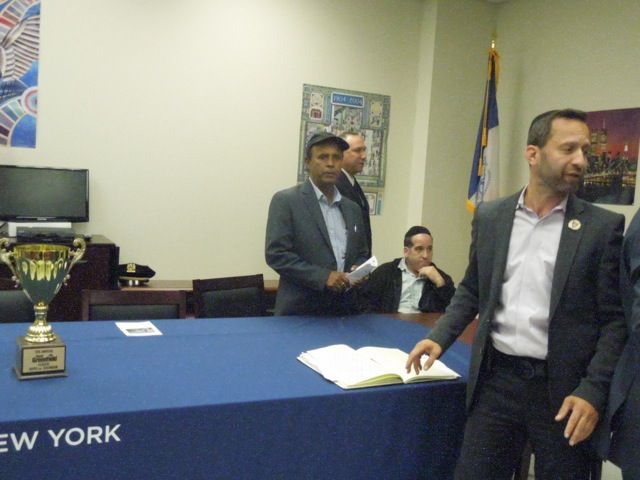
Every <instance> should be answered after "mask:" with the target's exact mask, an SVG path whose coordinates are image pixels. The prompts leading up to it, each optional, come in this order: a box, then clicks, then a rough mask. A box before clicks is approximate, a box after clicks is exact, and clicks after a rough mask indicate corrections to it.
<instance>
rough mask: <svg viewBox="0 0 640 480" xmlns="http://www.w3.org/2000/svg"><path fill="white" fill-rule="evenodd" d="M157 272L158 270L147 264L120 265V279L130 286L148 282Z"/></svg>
mask: <svg viewBox="0 0 640 480" xmlns="http://www.w3.org/2000/svg"><path fill="white" fill-rule="evenodd" d="M155 274H156V272H155V271H154V270H153V269H152V268H150V267H148V266H146V265H138V264H137V263H123V264H121V265H118V280H120V283H123V284H125V285H129V286H130V287H131V286H136V285H142V284H143V283H147V282H148V281H149V279H150V278H151V277H153V276H154V275H155Z"/></svg>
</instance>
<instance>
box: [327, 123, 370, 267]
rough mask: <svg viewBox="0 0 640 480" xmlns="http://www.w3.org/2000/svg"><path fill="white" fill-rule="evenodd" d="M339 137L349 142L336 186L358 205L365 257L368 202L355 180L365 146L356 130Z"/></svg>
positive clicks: (368, 249)
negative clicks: (361, 222)
mask: <svg viewBox="0 0 640 480" xmlns="http://www.w3.org/2000/svg"><path fill="white" fill-rule="evenodd" d="M340 138H342V139H343V140H344V141H345V142H347V143H348V144H349V148H348V149H346V150H345V151H344V152H343V157H342V171H341V172H340V175H338V181H337V182H336V187H338V190H339V191H340V193H341V194H342V195H344V196H345V197H347V198H348V199H349V200H352V201H354V202H355V203H356V205H358V206H359V207H360V210H361V212H362V220H363V222H364V233H365V236H366V239H367V258H369V257H370V256H371V255H372V253H371V252H372V247H371V221H370V219H369V202H368V201H367V197H366V196H365V194H364V192H363V191H362V188H361V187H360V184H359V183H358V180H356V175H357V174H359V173H361V172H362V169H363V168H364V164H365V163H366V161H367V146H366V145H365V143H364V137H363V136H362V135H361V134H360V133H358V132H352V131H349V132H345V133H343V134H342V135H340Z"/></svg>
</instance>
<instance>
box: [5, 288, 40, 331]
mask: <svg viewBox="0 0 640 480" xmlns="http://www.w3.org/2000/svg"><path fill="white" fill-rule="evenodd" d="M7 286H8V285H7ZM9 288H11V289H6V290H5V289H4V288H0V323H14V322H29V323H31V322H33V320H34V318H35V314H34V311H33V304H32V303H31V300H29V298H28V297H27V296H26V295H25V293H24V292H23V291H22V290H21V289H16V288H15V287H12V286H9Z"/></svg>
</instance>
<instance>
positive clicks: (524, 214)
mask: <svg viewBox="0 0 640 480" xmlns="http://www.w3.org/2000/svg"><path fill="white" fill-rule="evenodd" d="M525 192H526V189H524V190H523V191H522V193H521V194H520V199H519V200H518V205H517V207H516V213H515V217H514V220H513V229H512V231H511V239H510V241H509V253H508V256H507V265H506V268H505V271H504V279H503V283H502V294H501V301H500V305H499V306H498V308H497V309H496V312H495V317H494V319H493V323H492V331H491V338H492V340H493V345H494V347H495V348H496V349H498V350H500V351H501V352H503V353H506V354H509V355H518V356H523V357H533V358H538V359H545V358H546V357H547V346H548V336H549V308H550V304H551V285H552V283H553V272H554V269H555V265H556V257H557V255H558V247H559V244H560V234H561V233H562V225H563V223H564V217H565V211H566V207H567V199H566V198H565V199H564V200H563V201H562V202H561V203H560V204H558V205H557V206H556V207H554V208H553V209H552V210H551V211H550V212H549V213H548V214H547V215H545V216H544V217H542V218H539V217H538V215H537V214H536V213H535V212H533V211H532V210H531V209H529V208H527V207H526V206H525V205H524V195H525Z"/></svg>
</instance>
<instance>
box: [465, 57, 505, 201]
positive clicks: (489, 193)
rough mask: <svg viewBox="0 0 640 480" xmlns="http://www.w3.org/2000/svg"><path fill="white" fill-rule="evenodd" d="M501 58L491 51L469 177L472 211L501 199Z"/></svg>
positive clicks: (468, 199) (468, 198) (468, 197)
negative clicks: (499, 160) (499, 90)
mask: <svg viewBox="0 0 640 480" xmlns="http://www.w3.org/2000/svg"><path fill="white" fill-rule="evenodd" d="M499 68H500V56H499V55H498V52H497V51H496V49H495V48H494V47H493V46H492V47H491V49H490V50H489V66H488V70H487V84H486V87H485V91H484V104H483V107H482V117H481V118H480V127H479V128H478V138H477V139H476V149H475V152H474V154H473V165H472V166H471V174H470V175H469V193H468V195H467V208H468V209H469V210H470V211H471V212H473V211H474V210H475V208H476V206H478V204H480V203H482V202H483V201H485V200H493V199H495V198H498V148H499V145H500V143H499V136H498V102H497V99H496V87H497V85H498V70H499Z"/></svg>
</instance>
